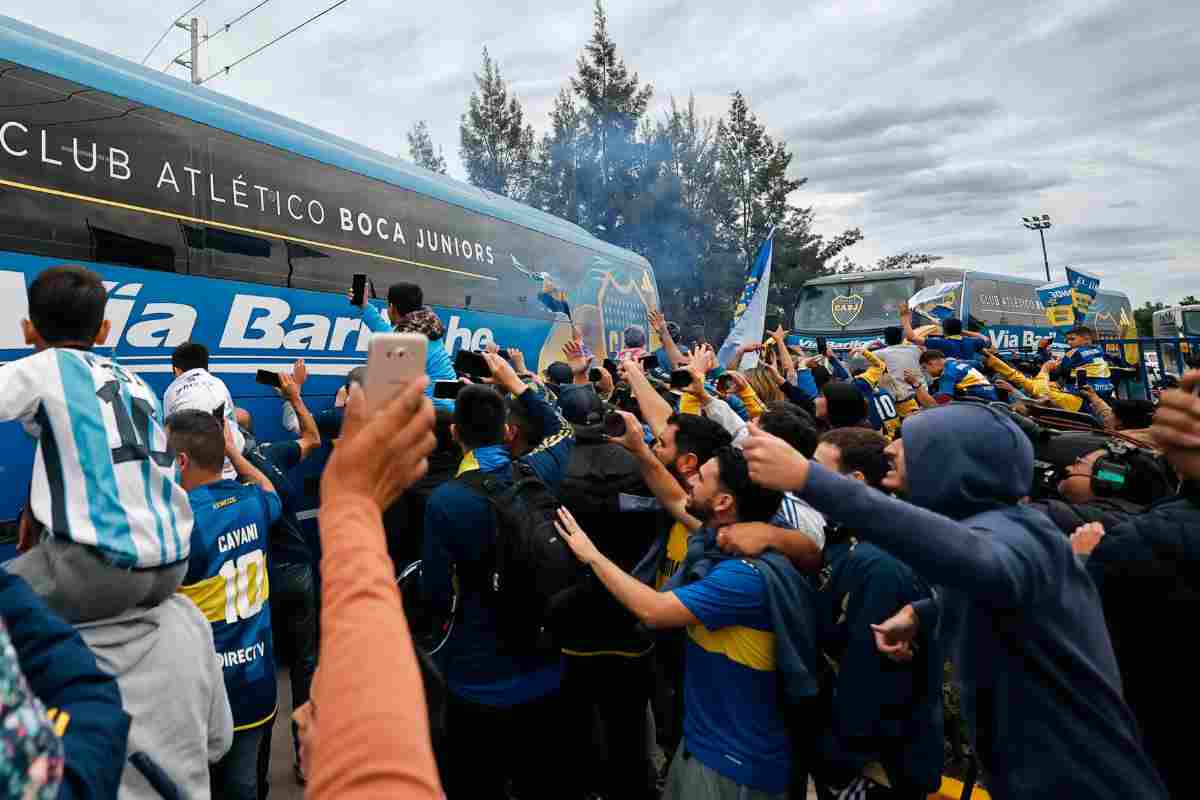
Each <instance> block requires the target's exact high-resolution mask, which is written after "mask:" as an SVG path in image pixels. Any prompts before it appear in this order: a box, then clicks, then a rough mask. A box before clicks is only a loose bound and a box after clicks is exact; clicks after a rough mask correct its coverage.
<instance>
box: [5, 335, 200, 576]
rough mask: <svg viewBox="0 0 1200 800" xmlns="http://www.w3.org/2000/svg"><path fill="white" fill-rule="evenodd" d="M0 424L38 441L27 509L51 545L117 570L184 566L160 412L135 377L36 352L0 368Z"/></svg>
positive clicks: (55, 351) (180, 510) (188, 525)
mask: <svg viewBox="0 0 1200 800" xmlns="http://www.w3.org/2000/svg"><path fill="white" fill-rule="evenodd" d="M0 420H3V421H11V420H20V422H21V423H22V425H23V426H24V428H25V431H26V432H27V433H28V434H29V435H30V436H32V437H33V438H34V439H35V440H36V441H37V451H36V453H35V455H34V462H33V481H32V486H31V489H30V507H31V509H32V511H33V516H34V517H35V518H36V519H37V521H38V522H40V523H41V524H42V525H44V526H45V527H46V528H47V529H49V530H50V531H51V532H52V533H53V535H54V536H56V537H57V538H60V539H66V540H70V541H73V542H76V543H78V544H82V545H87V546H89V547H94V548H96V549H97V550H98V551H99V553H100V555H101V557H102V558H104V560H105V561H107V562H108V563H110V564H112V565H114V566H117V567H121V568H124V569H132V568H139V569H145V568H153V567H161V566H163V565H166V564H175V563H178V562H180V561H185V560H187V558H188V553H189V545H190V541H191V534H192V511H191V506H190V505H189V504H188V500H187V493H186V492H184V490H183V487H181V486H180V485H179V482H178V479H177V475H176V470H175V461H174V458H173V457H172V455H171V454H170V453H168V448H167V434H166V431H165V430H164V428H163V424H162V423H163V417H162V405H161V404H160V403H159V401H158V397H157V396H156V395H155V394H154V392H153V391H151V389H150V387H148V386H147V385H146V384H145V383H143V382H142V380H141V379H140V378H138V377H137V376H136V375H134V374H133V373H131V372H129V371H128V370H126V369H125V368H123V367H121V366H120V365H119V364H117V363H115V362H113V361H112V360H110V359H108V358H104V357H103V356H98V355H96V354H95V353H91V352H88V351H84V350H72V349H68V348H51V349H47V350H43V351H41V352H40V353H35V354H33V355H31V356H27V357H26V358H22V359H20V360H19V361H14V362H12V363H10V364H7V365H5V366H3V367H0Z"/></svg>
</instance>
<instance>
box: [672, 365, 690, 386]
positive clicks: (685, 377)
mask: <svg viewBox="0 0 1200 800" xmlns="http://www.w3.org/2000/svg"><path fill="white" fill-rule="evenodd" d="M691 385H692V373H690V372H688V371H687V370H686V369H676V370H672V371H671V388H672V389H686V388H687V387H689V386H691Z"/></svg>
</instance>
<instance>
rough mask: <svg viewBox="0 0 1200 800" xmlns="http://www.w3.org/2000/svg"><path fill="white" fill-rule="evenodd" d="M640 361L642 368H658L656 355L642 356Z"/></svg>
mask: <svg viewBox="0 0 1200 800" xmlns="http://www.w3.org/2000/svg"><path fill="white" fill-rule="evenodd" d="M641 362H642V369H644V370H651V369H658V356H655V355H649V356H642V358H641Z"/></svg>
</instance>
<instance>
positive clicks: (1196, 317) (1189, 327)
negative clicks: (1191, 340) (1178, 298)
mask: <svg viewBox="0 0 1200 800" xmlns="http://www.w3.org/2000/svg"><path fill="white" fill-rule="evenodd" d="M1183 332H1184V333H1185V334H1186V335H1188V336H1200V308H1195V309H1190V310H1185V311H1184V312H1183Z"/></svg>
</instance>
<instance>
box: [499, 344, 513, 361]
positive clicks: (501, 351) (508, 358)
mask: <svg viewBox="0 0 1200 800" xmlns="http://www.w3.org/2000/svg"><path fill="white" fill-rule="evenodd" d="M496 355H498V356H500V357H501V358H503V359H504V360H505V361H507V362H508V363H510V364H511V363H512V356H510V355H509V354H508V348H507V347H502V348H500V349H499V350H497V351H496Z"/></svg>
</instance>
